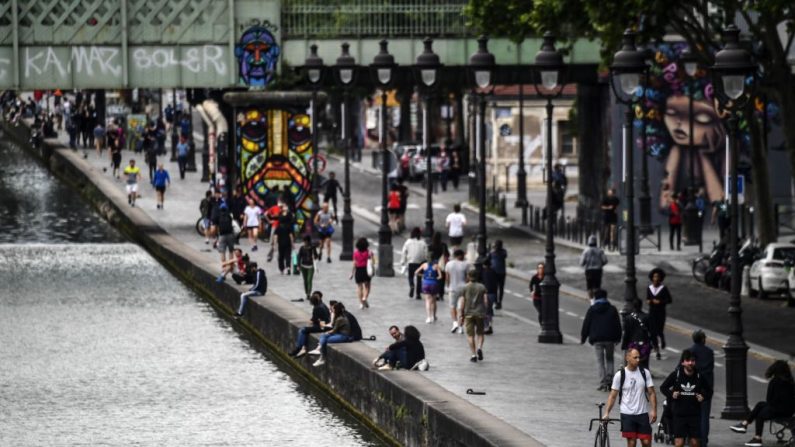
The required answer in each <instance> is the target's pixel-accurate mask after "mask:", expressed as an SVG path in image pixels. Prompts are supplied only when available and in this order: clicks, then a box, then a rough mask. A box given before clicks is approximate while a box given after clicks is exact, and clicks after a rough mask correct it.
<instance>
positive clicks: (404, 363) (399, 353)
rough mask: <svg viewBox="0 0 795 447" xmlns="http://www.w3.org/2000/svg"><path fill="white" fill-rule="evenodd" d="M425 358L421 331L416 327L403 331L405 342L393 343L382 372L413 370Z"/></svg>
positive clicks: (406, 328)
mask: <svg viewBox="0 0 795 447" xmlns="http://www.w3.org/2000/svg"><path fill="white" fill-rule="evenodd" d="M424 358H425V348H424V347H423V346H422V342H421V341H420V331H419V330H418V329H417V328H416V327H414V326H410V325H409V326H406V327H405V328H404V329H403V340H400V341H397V342H395V343H392V344H391V345H389V347H388V348H387V355H386V361H387V363H386V364H385V365H383V366H381V367H380V368H378V369H380V370H390V369H394V368H397V367H398V363H399V364H400V365H399V367H400V368H403V369H411V368H413V367H414V365H416V364H417V363H418V362H419V361H420V360H422V359H424Z"/></svg>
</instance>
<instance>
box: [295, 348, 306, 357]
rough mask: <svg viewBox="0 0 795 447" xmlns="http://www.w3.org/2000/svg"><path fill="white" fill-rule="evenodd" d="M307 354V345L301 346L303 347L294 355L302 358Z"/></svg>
mask: <svg viewBox="0 0 795 447" xmlns="http://www.w3.org/2000/svg"><path fill="white" fill-rule="evenodd" d="M305 355H306V347H301V349H300V350H299V351H298V352H296V353H295V355H293V357H295V358H301V357H303V356H305Z"/></svg>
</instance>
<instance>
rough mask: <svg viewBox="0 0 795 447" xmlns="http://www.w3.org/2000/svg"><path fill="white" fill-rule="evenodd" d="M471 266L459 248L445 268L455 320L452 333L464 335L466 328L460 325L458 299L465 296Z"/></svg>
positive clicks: (452, 315) (448, 292) (448, 294)
mask: <svg viewBox="0 0 795 447" xmlns="http://www.w3.org/2000/svg"><path fill="white" fill-rule="evenodd" d="M469 267H470V264H469V263H468V262H466V261H464V250H461V249H460V248H457V249H456V250H455V251H453V259H452V260H451V261H450V262H448V263H447V265H445V266H444V273H445V275H444V279H445V283H446V284H447V297H448V300H449V303H450V316H451V317H452V318H453V328H452V329H450V332H452V333H454V334H455V332H456V331H458V333H459V334H463V333H464V328H463V327H461V326H459V325H458V312H457V311H456V309H457V308H458V299H459V298H461V296H462V295H463V294H464V286H466V285H467V271H469Z"/></svg>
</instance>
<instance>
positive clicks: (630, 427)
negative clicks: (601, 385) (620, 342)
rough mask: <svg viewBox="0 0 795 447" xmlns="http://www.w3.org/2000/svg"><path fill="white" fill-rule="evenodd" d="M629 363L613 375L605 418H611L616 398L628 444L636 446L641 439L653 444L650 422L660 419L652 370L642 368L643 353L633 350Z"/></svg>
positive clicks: (646, 443)
mask: <svg viewBox="0 0 795 447" xmlns="http://www.w3.org/2000/svg"><path fill="white" fill-rule="evenodd" d="M626 361H627V366H626V367H624V368H621V369H620V370H618V372H617V373H616V375H615V376H613V384H612V386H611V387H610V396H608V398H607V408H606V410H605V415H604V418H605V419H608V418H609V417H610V416H609V415H610V410H611V409H612V408H613V404H615V403H616V397H618V401H619V410H620V412H621V436H623V437H624V438H626V440H627V447H635V444H636V442H637V441H638V440H640V444H641V445H642V446H643V447H649V446H651V424H653V423H654V422H655V421H656V420H657V395H656V394H655V392H654V383H652V380H651V372H649V370H648V369H645V368H641V367H640V366H639V365H640V352H638V350H637V349H634V348H633V349H630V350H628V351H627V356H626Z"/></svg>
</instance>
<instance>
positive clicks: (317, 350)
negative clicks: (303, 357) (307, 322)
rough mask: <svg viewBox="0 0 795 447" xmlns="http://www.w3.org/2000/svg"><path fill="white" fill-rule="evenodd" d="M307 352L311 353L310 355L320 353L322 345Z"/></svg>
mask: <svg viewBox="0 0 795 447" xmlns="http://www.w3.org/2000/svg"><path fill="white" fill-rule="evenodd" d="M307 354H309V355H320V346H318V347H317V348H315V349H313V350H311V351H309V352H307Z"/></svg>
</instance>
